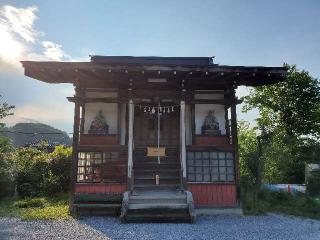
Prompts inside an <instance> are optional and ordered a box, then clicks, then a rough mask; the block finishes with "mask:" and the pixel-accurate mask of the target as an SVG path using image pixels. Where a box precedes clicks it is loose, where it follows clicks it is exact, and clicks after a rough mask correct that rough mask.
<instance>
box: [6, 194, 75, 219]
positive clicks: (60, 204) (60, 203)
mask: <svg viewBox="0 0 320 240" xmlns="http://www.w3.org/2000/svg"><path fill="white" fill-rule="evenodd" d="M0 217H19V218H21V219H22V220H54V219H69V218H70V217H71V216H70V215H69V209H68V196H67V195H65V194H63V195H59V196H55V197H51V198H48V197H43V198H29V199H16V198H7V199H3V200H2V201H1V202H0Z"/></svg>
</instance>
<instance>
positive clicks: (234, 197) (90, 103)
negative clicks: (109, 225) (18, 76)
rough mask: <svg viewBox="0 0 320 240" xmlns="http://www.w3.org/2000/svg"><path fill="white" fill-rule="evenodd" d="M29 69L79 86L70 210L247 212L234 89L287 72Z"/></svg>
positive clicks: (99, 63) (171, 215) (167, 60)
mask: <svg viewBox="0 0 320 240" xmlns="http://www.w3.org/2000/svg"><path fill="white" fill-rule="evenodd" d="M22 64H23V67H24V69H25V75H26V76H28V77H31V78H34V79H37V80H40V81H43V82H47V83H71V84H73V85H74V86H75V95H74V96H72V97H68V100H69V101H70V102H73V103H74V106H75V107H74V128H73V155H72V171H71V193H70V210H72V211H78V212H84V213H89V214H90V213H100V214H103V213H105V214H109V213H116V214H119V215H120V217H121V220H122V221H123V222H127V221H136V220H148V219H159V220H163V219H165V220H166V219H173V220H183V221H190V222H193V221H194V219H195V216H196V214H197V212H201V211H202V212H203V211H209V210H210V209H226V207H227V208H235V209H236V208H240V206H241V205H240V203H241V202H240V190H239V189H240V186H239V153H238V142H237V117H236V106H237V104H239V103H241V101H240V100H239V99H238V98H237V97H236V96H235V90H236V88H237V87H238V86H262V85H267V84H273V83H277V82H279V81H282V80H283V79H284V77H285V75H286V73H287V69H286V68H284V67H247V66H226V65H218V64H215V63H214V61H213V58H211V57H127V56H91V61H90V62H34V61H23V62H22ZM62 107H63V106H62ZM48 111H50V109H48Z"/></svg>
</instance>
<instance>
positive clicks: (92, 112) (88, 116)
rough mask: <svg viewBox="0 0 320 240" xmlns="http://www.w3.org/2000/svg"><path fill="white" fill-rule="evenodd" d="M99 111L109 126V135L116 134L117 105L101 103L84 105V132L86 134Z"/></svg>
mask: <svg viewBox="0 0 320 240" xmlns="http://www.w3.org/2000/svg"><path fill="white" fill-rule="evenodd" d="M99 110H101V111H102V114H103V116H104V117H105V119H106V122H107V124H108V125H109V134H118V129H117V125H118V120H117V119H118V104H117V103H102V102H94V103H86V105H85V121H84V132H85V133H88V130H89V129H90V125H91V122H92V121H93V119H94V118H95V117H96V116H97V114H98V112H99Z"/></svg>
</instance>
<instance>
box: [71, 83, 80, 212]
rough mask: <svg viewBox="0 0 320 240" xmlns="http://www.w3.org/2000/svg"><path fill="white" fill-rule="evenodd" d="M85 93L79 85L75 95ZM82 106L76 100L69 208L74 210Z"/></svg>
mask: <svg viewBox="0 0 320 240" xmlns="http://www.w3.org/2000/svg"><path fill="white" fill-rule="evenodd" d="M82 93H83V91H81V90H80V89H79V88H78V87H76V88H75V95H76V96H79V95H81V94H82ZM80 106H81V103H80V102H79V101H75V106H74V119H73V139H72V140H73V142H72V160H71V179H70V198H69V210H70V212H73V210H74V208H73V203H74V193H75V186H76V182H77V173H78V144H79V128H80Z"/></svg>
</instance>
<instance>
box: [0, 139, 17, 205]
mask: <svg viewBox="0 0 320 240" xmlns="http://www.w3.org/2000/svg"><path fill="white" fill-rule="evenodd" d="M12 150H13V147H12V145H11V142H10V140H9V139H8V138H5V137H1V136H0V199H1V198H4V197H8V196H12V195H13V193H14V189H15V178H14V173H13V168H12V166H13V164H12V162H10V158H9V157H8V156H10V152H11V151H12Z"/></svg>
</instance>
